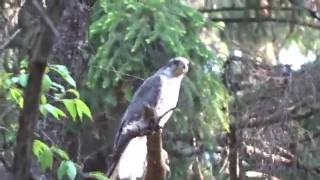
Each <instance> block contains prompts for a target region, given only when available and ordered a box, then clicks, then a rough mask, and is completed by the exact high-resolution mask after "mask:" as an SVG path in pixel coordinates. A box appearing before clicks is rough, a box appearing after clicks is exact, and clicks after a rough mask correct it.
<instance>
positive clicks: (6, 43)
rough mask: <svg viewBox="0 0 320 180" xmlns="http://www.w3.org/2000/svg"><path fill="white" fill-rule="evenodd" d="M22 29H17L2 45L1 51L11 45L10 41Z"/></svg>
mask: <svg viewBox="0 0 320 180" xmlns="http://www.w3.org/2000/svg"><path fill="white" fill-rule="evenodd" d="M20 31H21V29H20V28H19V29H17V30H16V31H15V32H14V33H13V34H12V35H11V36H10V37H9V38H8V39H7V41H6V42H4V43H3V44H2V45H1V46H0V53H1V52H2V51H3V50H4V49H5V48H6V47H7V46H8V45H9V43H10V42H11V41H12V40H13V39H14V38H15V37H16V36H17V35H18V34H19V33H20Z"/></svg>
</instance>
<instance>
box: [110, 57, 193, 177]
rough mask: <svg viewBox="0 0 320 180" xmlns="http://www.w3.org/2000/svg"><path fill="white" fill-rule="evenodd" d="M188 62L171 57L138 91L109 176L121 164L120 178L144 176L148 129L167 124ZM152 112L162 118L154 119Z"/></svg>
mask: <svg viewBox="0 0 320 180" xmlns="http://www.w3.org/2000/svg"><path fill="white" fill-rule="evenodd" d="M188 66H189V60H188V59H186V58H184V57H176V58H173V59H170V60H169V62H168V63H167V64H166V65H165V66H163V67H162V68H160V69H159V70H158V71H157V72H156V73H155V74H153V75H152V76H150V77H149V78H147V79H146V80H145V81H144V82H143V84H142V85H141V86H140V87H139V88H138V90H137V91H136V92H135V94H134V96H133V99H132V101H131V103H130V104H129V106H128V108H127V110H126V112H125V113H124V115H123V117H122V120H121V124H120V127H119V129H118V132H117V134H116V137H115V141H114V147H113V154H112V157H111V162H110V163H109V167H108V171H107V175H108V177H110V176H111V175H112V174H113V172H114V170H115V168H116V167H117V166H118V177H119V179H136V178H139V177H142V175H143V172H144V168H145V162H146V155H147V145H146V142H147V138H146V132H148V130H150V128H151V130H152V128H154V127H155V126H157V127H159V128H161V127H163V126H164V125H165V123H166V122H167V121H168V119H169V118H170V116H171V114H172V110H173V108H175V107H176V105H177V102H178V98H179V91H180V85H181V81H182V79H183V77H184V75H185V73H186V72H188V69H189V67H188ZM150 110H151V113H150ZM150 114H151V115H150ZM150 116H153V117H154V118H156V117H157V118H158V119H156V120H155V119H154V118H151V119H153V120H151V119H150ZM157 120H158V121H157ZM155 123H156V124H155Z"/></svg>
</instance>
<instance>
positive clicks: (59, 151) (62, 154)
mask: <svg viewBox="0 0 320 180" xmlns="http://www.w3.org/2000/svg"><path fill="white" fill-rule="evenodd" d="M51 151H52V152H53V153H55V154H57V155H58V156H59V157H60V158H61V159H63V160H69V156H68V154H67V153H66V152H65V151H64V150H62V149H60V148H59V147H57V146H52V147H51Z"/></svg>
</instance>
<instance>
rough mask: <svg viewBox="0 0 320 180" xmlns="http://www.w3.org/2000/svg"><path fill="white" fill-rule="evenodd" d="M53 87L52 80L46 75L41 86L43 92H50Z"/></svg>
mask: <svg viewBox="0 0 320 180" xmlns="http://www.w3.org/2000/svg"><path fill="white" fill-rule="evenodd" d="M51 85H52V80H51V79H50V77H49V76H48V75H47V74H45V75H44V76H43V79H42V86H41V89H42V91H44V92H47V91H49V89H50V88H51Z"/></svg>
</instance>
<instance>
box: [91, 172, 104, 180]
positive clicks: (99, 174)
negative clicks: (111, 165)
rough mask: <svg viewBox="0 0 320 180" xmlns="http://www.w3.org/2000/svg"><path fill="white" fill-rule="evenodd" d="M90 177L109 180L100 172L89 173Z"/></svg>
mask: <svg viewBox="0 0 320 180" xmlns="http://www.w3.org/2000/svg"><path fill="white" fill-rule="evenodd" d="M89 177H91V178H95V179H97V180H108V177H107V176H106V175H105V174H104V173H102V172H100V171H94V172H89Z"/></svg>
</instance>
